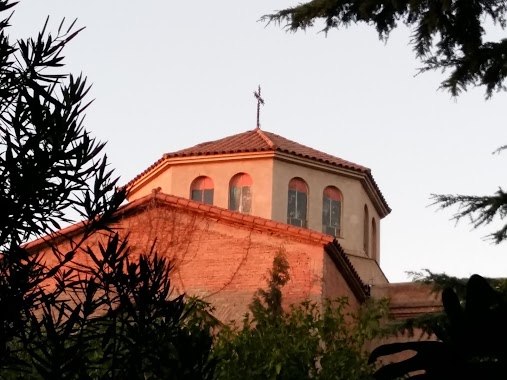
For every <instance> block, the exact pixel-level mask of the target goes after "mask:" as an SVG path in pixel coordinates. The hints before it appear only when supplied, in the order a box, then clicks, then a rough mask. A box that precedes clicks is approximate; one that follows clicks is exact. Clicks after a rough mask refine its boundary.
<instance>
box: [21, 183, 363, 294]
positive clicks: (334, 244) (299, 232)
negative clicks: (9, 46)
mask: <svg viewBox="0 0 507 380" xmlns="http://www.w3.org/2000/svg"><path fill="white" fill-rule="evenodd" d="M154 203H155V204H162V205H164V204H165V205H170V206H173V207H178V208H184V209H188V210H190V211H194V212H198V213H202V214H205V215H207V216H211V217H214V218H217V219H219V220H222V221H224V222H228V223H232V224H236V225H241V226H243V227H245V226H248V227H249V228H252V229H258V230H261V231H268V232H271V233H278V234H281V235H285V236H291V237H293V238H296V239H298V240H306V241H310V242H313V243H317V244H321V245H322V246H323V248H324V249H325V251H326V252H327V253H328V254H329V255H330V257H331V259H332V260H333V262H334V264H335V265H336V266H337V268H338V270H339V271H340V273H342V275H343V277H344V279H345V281H346V282H347V284H348V285H349V286H350V288H351V290H352V291H353V292H354V294H355V295H356V296H357V297H358V299H359V300H360V301H361V302H362V301H364V300H365V299H366V298H367V297H368V296H369V290H368V287H367V286H366V285H365V284H364V283H363V281H362V280H361V278H360V277H359V275H358V273H357V272H356V270H355V268H354V266H353V265H352V263H351V262H350V260H349V259H348V257H347V254H346V253H345V251H344V249H343V248H342V247H341V245H340V244H339V243H338V241H337V240H336V239H335V238H333V237H332V236H330V235H325V234H322V233H320V232H316V231H311V230H307V229H305V228H300V227H295V226H292V225H289V224H286V223H281V222H275V221H273V220H270V219H265V218H261V217H257V216H252V215H246V214H241V213H239V212H236V211H231V210H227V209H224V208H221V207H217V206H212V205H207V204H204V203H200V202H196V201H193V200H190V199H186V198H181V197H177V196H174V195H168V194H163V193H153V194H150V195H146V196H144V197H143V198H139V199H136V200H135V201H133V202H130V203H128V204H126V205H124V206H121V207H120V208H119V209H118V211H117V212H116V213H115V214H114V216H113V217H114V218H115V219H116V218H120V217H121V216H124V215H127V214H130V213H133V212H136V211H142V209H143V207H145V206H148V205H152V204H154ZM86 225H87V223H86V222H79V223H76V224H74V225H72V226H69V227H66V228H64V229H62V230H59V231H56V232H54V233H53V234H51V235H48V236H46V237H43V238H39V239H37V240H34V241H32V242H29V243H27V244H25V245H24V246H23V248H24V249H28V250H34V249H36V248H37V247H39V246H41V245H44V244H49V243H51V242H54V241H55V240H58V239H61V238H64V237H68V236H69V235H71V236H74V235H76V234H78V233H79V232H80V231H81V230H82V229H83V228H85V226H86Z"/></svg>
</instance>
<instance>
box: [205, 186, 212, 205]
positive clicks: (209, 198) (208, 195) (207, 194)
mask: <svg viewBox="0 0 507 380" xmlns="http://www.w3.org/2000/svg"><path fill="white" fill-rule="evenodd" d="M203 202H204V203H206V204H209V205H212V204H213V189H209V190H204V200H203Z"/></svg>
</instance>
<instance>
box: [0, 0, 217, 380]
mask: <svg viewBox="0 0 507 380" xmlns="http://www.w3.org/2000/svg"><path fill="white" fill-rule="evenodd" d="M14 5H15V3H14V2H11V1H8V0H0V14H1V15H2V17H3V18H1V21H0V378H1V379H20V378H23V379H91V378H94V379H126V378H128V379H167V378H178V379H209V378H212V376H213V369H214V364H213V362H211V361H208V355H209V352H210V349H211V336H210V331H209V329H210V327H211V326H212V325H213V324H214V323H215V321H214V320H213V319H211V318H210V319H208V320H206V319H202V318H198V317H199V316H200V315H207V314H206V311H207V305H205V304H203V303H199V302H187V301H185V300H184V299H183V297H178V298H175V299H173V298H171V297H170V281H169V270H170V266H169V264H168V262H167V260H165V259H163V258H160V257H158V256H157V255H156V253H154V252H146V253H145V255H141V257H140V258H138V259H133V258H131V257H130V255H129V251H128V242H127V241H121V240H120V239H119V236H118V235H117V234H116V233H115V232H114V231H113V230H111V228H110V227H109V226H110V225H111V224H112V223H113V222H114V221H115V217H114V215H115V212H116V211H117V210H118V209H119V207H120V205H121V203H122V202H123V201H124V199H125V193H124V191H123V190H121V189H117V187H116V183H117V179H115V178H114V176H113V172H112V170H111V169H110V168H109V164H108V162H107V158H106V156H105V155H104V154H103V148H104V143H101V142H98V141H97V140H95V139H94V138H92V137H90V134H89V132H88V131H87V130H86V129H85V128H84V125H83V118H84V111H85V110H86V108H87V107H88V105H89V104H90V102H87V101H86V96H87V94H88V90H89V86H88V85H87V83H86V79H85V78H84V77H82V76H79V77H74V76H72V75H71V74H68V73H65V72H63V70H64V69H63V68H64V65H63V56H62V51H63V49H64V47H65V46H66V45H67V44H68V43H69V42H70V41H71V40H72V39H73V38H74V37H75V36H76V35H77V34H78V33H79V31H80V29H79V30H76V29H75V28H74V23H72V24H71V25H70V27H68V28H66V27H65V25H64V22H63V21H62V23H61V24H60V27H59V28H58V31H57V33H56V34H55V35H53V34H51V33H50V32H49V31H48V22H47V21H46V24H45V25H44V27H43V29H42V30H41V32H40V33H39V34H38V36H37V37H36V38H29V39H26V40H17V41H15V42H12V41H11V40H10V39H9V36H8V34H7V31H8V27H9V21H10V17H9V16H8V15H6V14H7V12H10V11H11V10H12V7H13V6H14ZM69 215H74V216H75V218H73V217H70V216H69ZM76 220H83V222H82V224H81V228H80V229H79V234H77V235H75V236H71V235H64V234H61V233H60V232H59V230H60V228H61V227H62V226H63V225H64V224H69V223H74V222H76ZM99 235H100V236H105V237H104V240H103V244H102V245H100V246H98V247H97V244H96V243H93V244H92V243H90V237H91V236H95V237H97V236H99ZM35 238H43V239H45V240H46V244H45V245H44V249H43V250H38V251H37V250H35V251H34V250H30V249H29V248H27V245H26V244H25V243H26V242H28V241H29V240H32V239H35ZM78 253H79V254H80V255H88V258H89V259H90V260H87V261H88V262H89V264H86V260H85V261H83V260H82V259H79V258H78V257H77V254H78Z"/></svg>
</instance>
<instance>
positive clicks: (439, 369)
mask: <svg viewBox="0 0 507 380" xmlns="http://www.w3.org/2000/svg"><path fill="white" fill-rule="evenodd" d="M442 302H443V305H444V310H445V314H446V316H447V318H446V319H445V320H444V321H443V324H442V325H441V326H440V328H438V329H435V330H434V333H435V334H436V336H437V338H438V339H439V341H434V342H431V341H422V342H421V341H420V342H407V343H394V344H387V345H383V346H380V347H378V348H376V349H375V350H374V351H373V352H372V353H371V356H370V362H374V361H376V360H377V359H379V358H381V357H383V356H389V355H391V354H395V353H400V352H403V351H415V355H414V356H412V357H410V358H409V359H406V360H403V361H401V362H395V363H391V364H387V365H385V366H383V367H381V368H380V369H379V370H378V371H377V372H376V373H375V378H377V379H379V380H390V379H397V378H400V377H403V376H408V378H410V379H431V380H437V379H438V380H440V379H505V377H506V376H507V324H506V323H505V320H506V318H507V299H506V298H505V295H504V294H503V293H500V292H498V291H496V290H494V289H493V288H492V287H491V286H490V285H489V284H488V282H487V281H486V280H485V279H484V278H482V277H481V276H478V275H473V276H472V277H470V280H469V281H468V283H467V286H466V298H465V302H464V306H462V305H461V303H460V300H459V298H458V295H457V294H456V292H455V291H454V290H451V289H450V288H447V289H445V290H444V291H443V293H442ZM417 371H419V372H420V371H423V372H424V373H423V374H421V373H419V372H417Z"/></svg>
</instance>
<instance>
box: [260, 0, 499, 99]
mask: <svg viewBox="0 0 507 380" xmlns="http://www.w3.org/2000/svg"><path fill="white" fill-rule="evenodd" d="M506 11H507V2H506V1H505V0H478V1H466V0H455V1H446V0H436V1H428V0H410V1H409V0H401V1H400V0H311V1H308V2H305V3H302V4H299V5H297V6H294V7H291V8H288V9H284V10H281V11H278V12H276V13H273V14H268V15H265V16H264V17H263V18H262V20H264V21H267V22H277V23H283V24H284V25H285V26H286V28H287V29H288V30H290V31H293V32H295V31H297V30H300V29H301V30H304V29H307V28H309V27H313V26H314V25H315V22H316V21H317V20H323V21H324V29H323V30H324V31H325V32H326V33H327V32H329V31H330V30H331V29H333V28H340V27H347V26H349V25H351V24H357V23H365V24H367V25H371V26H373V27H374V28H375V29H376V30H377V32H378V34H379V37H380V39H382V40H384V39H387V37H388V36H389V34H390V33H391V31H392V30H393V29H395V28H396V27H397V26H398V24H399V23H403V24H405V25H407V26H409V27H410V28H411V30H412V37H411V40H410V42H411V44H412V45H413V46H414V51H415V53H416V56H417V57H418V58H420V59H421V60H422V62H423V64H424V66H423V68H422V69H421V71H428V70H444V71H448V72H450V75H449V76H448V77H447V78H446V79H445V80H444V81H443V82H442V87H443V88H445V89H448V90H449V91H450V92H451V93H452V94H453V95H458V94H459V93H460V92H461V91H462V90H466V89H467V88H469V87H470V86H484V87H485V88H486V96H487V97H490V96H491V95H492V94H493V92H494V91H496V90H503V89H504V85H503V83H504V80H505V78H506V76H507V39H501V40H499V41H488V40H487V39H486V37H485V35H486V28H487V27H486V24H488V23H491V24H493V23H494V24H496V25H497V26H499V27H500V28H502V29H504V28H505V26H506V20H505V16H506Z"/></svg>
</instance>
